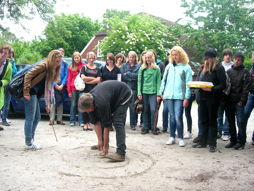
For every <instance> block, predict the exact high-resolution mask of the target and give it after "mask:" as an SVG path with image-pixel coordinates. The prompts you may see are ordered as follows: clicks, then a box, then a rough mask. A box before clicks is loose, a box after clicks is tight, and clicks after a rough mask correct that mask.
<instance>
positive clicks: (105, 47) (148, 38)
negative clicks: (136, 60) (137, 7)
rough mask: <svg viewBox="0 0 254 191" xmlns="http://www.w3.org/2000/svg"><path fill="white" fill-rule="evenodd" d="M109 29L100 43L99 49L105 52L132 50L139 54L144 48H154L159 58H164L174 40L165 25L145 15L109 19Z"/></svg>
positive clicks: (126, 51)
mask: <svg viewBox="0 0 254 191" xmlns="http://www.w3.org/2000/svg"><path fill="white" fill-rule="evenodd" d="M110 26H111V29H110V30H109V31H108V33H107V37H106V38H105V39H104V40H103V41H102V42H101V43H100V49H101V51H102V53H103V54H104V55H105V54H106V53H107V52H112V53H118V52H123V53H125V54H127V53H128V52H129V51H131V50H133V51H135V52H137V53H138V54H140V53H141V52H142V51H144V50H148V49H154V50H156V52H157V54H158V56H159V58H160V59H165V58H166V50H167V49H168V48H170V47H172V45H173V44H174V42H175V38H174V37H173V35H172V34H171V33H170V30H169V28H168V27H166V25H164V24H162V23H161V22H160V21H158V20H156V19H154V18H152V17H150V16H147V15H138V14H137V15H129V16H127V17H125V18H124V19H121V18H118V17H115V18H112V19H111V20H110Z"/></svg>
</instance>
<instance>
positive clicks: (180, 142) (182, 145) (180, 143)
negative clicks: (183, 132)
mask: <svg viewBox="0 0 254 191" xmlns="http://www.w3.org/2000/svg"><path fill="white" fill-rule="evenodd" d="M178 144H179V147H184V146H185V144H184V141H183V139H179V142H178Z"/></svg>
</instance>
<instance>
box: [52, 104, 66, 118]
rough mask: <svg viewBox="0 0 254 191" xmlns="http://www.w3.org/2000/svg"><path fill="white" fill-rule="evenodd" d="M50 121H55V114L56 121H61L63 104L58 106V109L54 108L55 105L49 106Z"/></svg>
mask: <svg viewBox="0 0 254 191" xmlns="http://www.w3.org/2000/svg"><path fill="white" fill-rule="evenodd" d="M50 111H51V112H50V121H55V115H56V113H57V121H62V119H63V103H61V104H59V106H58V107H56V105H55V104H52V105H51V108H50Z"/></svg>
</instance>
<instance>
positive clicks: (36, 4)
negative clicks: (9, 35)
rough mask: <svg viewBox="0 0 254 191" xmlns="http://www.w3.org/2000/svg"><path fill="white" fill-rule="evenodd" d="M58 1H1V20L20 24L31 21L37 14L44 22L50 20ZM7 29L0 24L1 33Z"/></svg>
mask: <svg viewBox="0 0 254 191" xmlns="http://www.w3.org/2000/svg"><path fill="white" fill-rule="evenodd" d="M55 3H56V0H17V1H7V0H3V1H0V20H4V19H8V20H11V21H14V22H15V23H19V22H20V21H21V20H22V19H30V18H32V17H33V16H34V15H35V14H36V13H38V14H39V15H40V17H41V18H42V19H43V20H48V19H49V18H50V16H51V15H52V14H53V13H54V5H55ZM5 29H6V28H5V27H4V26H3V25H1V24H0V31H4V30H5Z"/></svg>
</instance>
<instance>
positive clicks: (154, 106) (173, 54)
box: [0, 46, 254, 161]
mask: <svg viewBox="0 0 254 191" xmlns="http://www.w3.org/2000/svg"><path fill="white" fill-rule="evenodd" d="M6 47H7V46H3V47H1V57H0V61H1V62H0V96H1V100H0V108H2V107H3V106H4V107H5V106H7V105H6V104H5V103H3V100H7V101H8V99H2V97H3V95H4V92H8V91H4V88H3V87H6V85H7V84H8V82H9V81H10V80H11V76H12V74H13V73H14V71H13V70H12V66H13V65H12V64H11V63H12V62H11V63H10V64H8V63H9V61H11V60H12V57H13V56H12V57H11V56H10V55H11V49H10V48H9V47H8V48H6ZM9 56H10V59H8V58H9ZM63 56H64V50H63V49H62V48H61V49H58V50H52V51H51V52H50V53H49V54H48V57H47V59H46V60H45V61H44V62H43V63H40V64H37V65H36V66H34V67H33V68H32V69H31V70H29V71H28V72H27V73H26V75H25V78H24V87H23V98H22V99H23V101H24V103H25V104H24V105H25V125H24V126H25V128H24V131H25V144H26V147H27V148H28V149H32V150H37V149H40V147H38V145H36V144H34V135H35V130H36V127H37V125H38V122H39V120H40V107H39V98H40V97H41V96H43V95H44V97H45V102H46V110H47V112H49V113H50V122H49V124H50V125H53V124H54V123H55V114H56V113H57V120H56V123H57V124H59V125H65V123H64V122H63V120H62V113H63V100H64V95H65V94H68V96H69V97H70V98H71V108H70V126H75V125H76V123H78V124H79V125H80V126H81V127H82V128H83V130H85V131H87V130H93V128H92V127H90V124H94V130H95V132H96V135H97V137H98V144H97V145H95V146H93V149H98V150H101V151H102V155H104V156H108V144H109V130H110V129H112V124H113V126H114V128H115V130H116V140H117V150H116V153H115V154H114V155H111V156H108V157H109V158H111V159H113V160H115V161H123V160H124V159H125V150H126V145H125V121H126V112H127V109H128V108H129V112H130V115H129V116H130V128H131V129H132V130H136V127H137V124H138V118H139V117H138V113H137V112H136V110H135V101H136V100H140V101H142V102H143V112H142V115H141V117H140V125H141V126H142V127H143V128H142V130H141V133H142V134H144V135H145V134H148V133H149V132H150V131H151V132H152V133H153V134H154V135H158V134H159V133H160V129H159V128H158V127H157V123H158V115H159V108H160V105H161V103H163V114H162V118H163V128H162V132H167V131H169V139H168V141H167V142H166V144H168V145H172V144H175V142H176V141H177V140H178V144H179V146H180V147H183V146H185V143H184V138H190V137H191V134H192V118H191V115H190V114H191V105H192V102H193V101H194V100H195V99H196V101H197V103H198V136H197V137H196V138H195V139H194V140H193V142H194V144H193V147H194V148H205V147H207V145H209V151H210V152H215V151H216V142H217V138H218V137H220V136H222V138H223V140H228V139H230V142H229V143H228V144H227V145H226V146H225V147H226V148H232V147H234V148H235V149H243V148H244V146H245V143H246V126H247V121H248V118H249V116H250V113H251V111H252V109H253V105H254V101H253V97H254V96H253V92H254V84H253V82H254V71H253V70H254V69H253V68H254V65H253V66H252V68H251V71H248V70H247V69H246V68H245V67H244V55H243V54H242V53H236V54H234V55H233V53H232V51H231V50H230V49H226V50H224V51H223V57H224V61H223V62H219V61H218V60H217V52H216V51H215V50H214V49H208V50H207V51H205V53H204V64H202V65H201V66H199V65H196V66H199V67H198V70H197V71H196V68H193V64H191V62H190V61H189V57H188V55H187V53H186V52H185V50H184V49H183V48H182V47H180V46H174V47H173V48H172V49H170V51H169V57H168V59H167V62H164V63H163V62H161V61H160V60H158V58H157V55H156V52H155V51H154V50H147V51H144V52H142V54H141V55H140V59H139V57H138V55H137V53H136V52H135V51H130V52H129V53H128V55H127V58H125V55H124V54H122V53H119V54H117V55H114V54H112V53H108V54H107V55H106V58H105V61H106V65H105V66H103V67H101V68H100V67H98V66H97V65H95V63H94V61H95V60H96V54H95V53H94V52H89V53H88V54H87V58H86V59H87V63H83V62H82V59H81V54H80V53H79V52H74V53H73V55H72V63H71V64H70V66H68V64H67V63H66V62H65V61H64V59H62V58H63ZM232 58H233V62H232ZM253 61H254V54H253ZM196 66H195V67H196ZM78 75H80V77H81V79H82V80H83V81H84V83H85V84H86V85H85V88H84V90H82V91H78V90H77V89H76V88H75V84H74V81H75V79H76V77H77V76H78ZM193 80H197V81H204V82H212V83H213V87H206V88H199V89H192V88H190V87H189V86H188V83H189V82H191V81H193ZM119 81H122V82H119ZM2 111H4V109H3V110H2ZM55 111H56V112H55ZM184 111H185V115H186V119H187V126H188V128H187V130H188V131H187V133H186V135H185V136H184V131H183V130H184V128H183V126H184V124H183V113H184ZM224 111H225V114H226V119H225V121H226V122H225V123H224V120H223V116H224ZM76 114H78V118H76ZM235 118H236V119H237V127H238V134H237V129H236V123H235ZM5 119H6V118H5ZM4 122H5V121H4V118H3V123H4ZM227 124H228V127H227ZM176 132H177V134H176ZM253 136H254V135H253ZM176 137H177V139H176ZM253 141H254V137H253Z"/></svg>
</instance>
